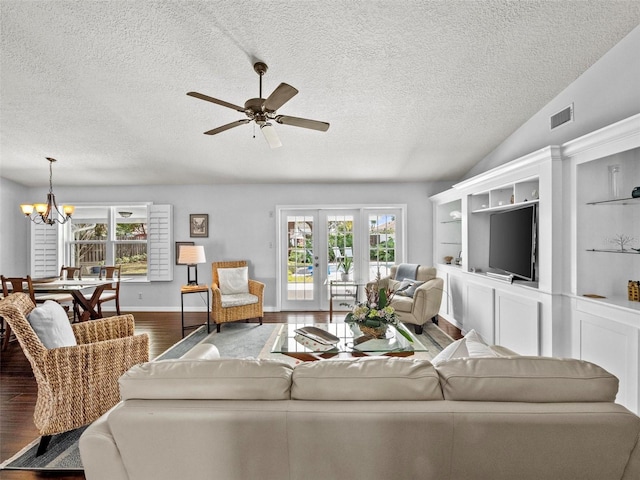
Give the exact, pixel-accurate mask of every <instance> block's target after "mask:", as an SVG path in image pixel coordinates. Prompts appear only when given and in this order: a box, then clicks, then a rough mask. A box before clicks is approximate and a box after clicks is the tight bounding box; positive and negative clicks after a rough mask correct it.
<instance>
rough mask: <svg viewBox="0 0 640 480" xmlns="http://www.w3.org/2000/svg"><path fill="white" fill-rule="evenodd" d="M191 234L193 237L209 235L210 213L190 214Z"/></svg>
mask: <svg viewBox="0 0 640 480" xmlns="http://www.w3.org/2000/svg"><path fill="white" fill-rule="evenodd" d="M189 236H190V237H192V238H193V237H208V236H209V214H208V213H192V214H191V215H189Z"/></svg>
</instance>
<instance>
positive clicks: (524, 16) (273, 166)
mask: <svg viewBox="0 0 640 480" xmlns="http://www.w3.org/2000/svg"><path fill="white" fill-rule="evenodd" d="M0 14H1V17H0V22H1V24H0V26H1V32H0V40H1V44H0V60H1V65H0V66H1V70H0V109H1V113H0V175H1V176H3V177H5V178H8V179H10V180H13V181H16V182H18V183H20V184H24V185H27V186H39V185H47V182H48V174H49V171H48V162H47V161H46V160H45V157H54V158H57V159H58V162H57V163H56V164H55V165H54V185H143V184H216V183H263V182H264V183H293V182H332V183H336V182H373V181H422V180H455V179H458V178H460V177H461V176H462V175H463V174H464V173H466V172H467V171H468V170H469V169H470V168H471V167H472V166H473V165H474V164H475V163H477V162H478V161H479V160H480V159H482V158H483V157H484V156H485V155H487V154H488V153H489V152H491V151H492V150H493V149H494V148H495V147H496V146H498V145H499V144H500V143H501V142H502V141H503V140H504V139H505V138H506V137H508V136H509V135H510V134H511V133H513V132H514V131H515V130H516V129H517V128H518V127H519V126H521V125H522V124H523V123H524V122H525V121H526V120H527V119H529V118H530V117H531V116H532V115H533V114H535V113H536V112H537V111H538V110H540V109H541V108H542V107H543V106H544V105H546V104H547V103H548V102H549V101H550V100H552V99H553V98H554V97H555V96H556V95H557V94H558V93H560V92H561V91H562V90H563V89H565V88H566V87H567V86H568V85H569V84H570V83H571V82H573V81H574V80H575V79H576V78H577V77H579V76H580V75H581V74H582V73H583V72H584V71H585V70H587V69H588V68H589V67H590V66H591V65H592V64H593V63H594V62H595V61H597V60H598V59H599V58H600V57H602V55H604V54H605V53H606V52H607V51H608V50H609V49H611V48H612V47H613V46H614V45H615V44H616V43H618V42H619V41H620V40H621V39H622V38H623V37H624V36H625V35H627V34H628V33H629V32H630V31H631V30H632V29H633V28H634V27H636V26H637V25H638V23H640V2H638V1H637V0H631V1H624V0H610V1H602V0H601V1H589V0H585V1H556V0H547V1H534V0H527V1H521V2H519V1H496V0H486V1H471V0H468V1H450V0H443V1H418V0H415V1H414V0H397V1H391V0H387V1H380V0H362V1H358V0H341V1H335V0H333V1H332V0H317V1H311V0H309V1H293V0H289V1H283V0H272V1H265V0H234V1H199V0H193V1H164V2H159V1H153V2H151V1H118V0H113V1H108V2H98V1H89V0H86V1H59V0H46V1H45V0H33V1H26V0H2V2H0ZM258 60H260V61H263V62H265V63H266V64H267V65H268V66H269V70H268V72H267V73H266V75H265V76H264V78H263V97H266V96H267V95H268V94H269V93H270V92H272V91H273V90H274V89H275V88H276V86H277V85H278V84H279V83H281V82H286V83H288V84H290V85H293V86H294V87H296V88H297V89H298V90H299V91H300V93H298V95H297V96H295V97H294V98H293V99H292V100H290V101H289V102H288V103H286V104H285V105H284V106H283V107H281V108H280V109H279V110H278V113H280V114H285V115H291V116H297V117H305V118H310V119H315V120H321V121H326V122H329V123H330V124H331V127H330V128H329V130H328V131H327V132H325V133H323V132H318V131H314V130H307V129H303V128H297V127H293V126H287V125H279V124H276V130H277V132H278V134H279V136H280V140H281V141H282V143H283V146H282V147H281V148H278V149H273V150H272V149H270V148H269V146H268V145H267V143H266V142H265V139H264V138H263V137H262V135H261V132H260V130H259V129H258V128H255V127H254V124H253V123H251V124H247V125H242V126H240V127H237V128H234V129H232V130H228V131H226V132H223V133H220V134H218V135H215V136H207V135H203V132H205V131H207V130H210V129H212V128H215V127H218V126H220V125H224V124H226V123H230V122H233V121H235V120H240V119H242V118H245V117H244V115H243V114H242V113H238V112H235V111H233V110H231V109H228V108H224V107H222V106H219V105H215V104H213V103H208V102H205V101H202V100H199V99H196V98H192V97H189V96H187V95H186V93H187V92H189V91H197V92H201V93H204V94H206V95H210V96H213V97H216V98H219V99H222V100H225V101H227V102H230V103H233V104H239V105H244V102H245V101H246V100H247V99H249V98H252V97H257V96H258V82H259V79H258V75H257V74H256V73H255V72H254V70H253V64H254V63H255V62H256V61H258ZM254 135H255V138H254Z"/></svg>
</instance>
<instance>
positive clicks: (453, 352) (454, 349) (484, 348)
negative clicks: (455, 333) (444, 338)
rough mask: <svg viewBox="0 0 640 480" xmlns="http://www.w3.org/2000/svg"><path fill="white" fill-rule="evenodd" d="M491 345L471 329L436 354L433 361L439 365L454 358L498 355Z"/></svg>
mask: <svg viewBox="0 0 640 480" xmlns="http://www.w3.org/2000/svg"><path fill="white" fill-rule="evenodd" d="M497 356H498V354H497V353H496V352H494V351H493V350H492V349H491V348H490V347H489V345H487V343H486V342H485V341H484V339H483V338H482V337H481V336H480V334H479V333H478V332H476V331H475V330H474V329H471V330H469V331H468V332H467V334H466V335H465V336H464V337H462V338H461V339H460V340H456V341H455V342H453V343H452V344H450V345H447V346H446V347H445V348H444V350H442V351H441V352H440V353H439V354H438V355H436V356H435V358H434V359H433V360H431V363H432V364H433V365H438V364H440V363H443V362H446V361H447V360H451V359H453V358H463V357H471V358H479V357H497Z"/></svg>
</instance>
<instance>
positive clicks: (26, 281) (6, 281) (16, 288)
mask: <svg viewBox="0 0 640 480" xmlns="http://www.w3.org/2000/svg"><path fill="white" fill-rule="evenodd" d="M0 281H2V295H4V296H5V297H7V296H8V295H9V285H11V293H14V292H24V293H28V294H29V297H31V301H32V302H33V303H36V296H35V293H34V292H33V282H32V281H31V276H29V275H27V276H26V277H5V276H4V275H0ZM25 285H26V290H25ZM0 331H2V332H3V333H4V337H3V338H2V347H1V348H2V351H4V350H6V349H7V347H8V346H9V339H10V338H11V327H10V326H9V324H8V323H7V322H5V320H4V318H0Z"/></svg>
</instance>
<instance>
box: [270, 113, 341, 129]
mask: <svg viewBox="0 0 640 480" xmlns="http://www.w3.org/2000/svg"><path fill="white" fill-rule="evenodd" d="M276 122H278V123H281V124H283V125H291V126H293V127H302V128H310V129H311V130H319V131H321V132H326V131H327V130H329V124H328V123H327V122H319V121H318V120H309V119H308V118H298V117H289V116H287V115H278V116H277V117H276Z"/></svg>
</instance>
